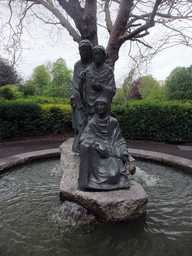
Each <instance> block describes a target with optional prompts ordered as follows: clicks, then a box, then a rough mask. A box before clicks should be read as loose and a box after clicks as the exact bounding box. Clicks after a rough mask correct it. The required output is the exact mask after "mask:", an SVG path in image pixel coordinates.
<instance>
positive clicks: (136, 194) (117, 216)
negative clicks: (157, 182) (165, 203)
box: [60, 139, 148, 222]
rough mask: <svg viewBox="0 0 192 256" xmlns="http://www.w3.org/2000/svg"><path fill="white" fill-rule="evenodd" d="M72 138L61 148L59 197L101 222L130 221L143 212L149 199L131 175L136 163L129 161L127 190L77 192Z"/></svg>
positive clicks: (78, 161)
mask: <svg viewBox="0 0 192 256" xmlns="http://www.w3.org/2000/svg"><path fill="white" fill-rule="evenodd" d="M72 143H73V139H69V140H67V141H66V142H64V143H63V144H62V145H61V146H60V150H61V172H62V179H61V182H60V198H61V200H63V201H65V200H67V201H72V202H75V203H77V204H79V205H81V206H83V207H84V208H85V209H86V210H87V213H89V214H90V213H91V214H93V215H95V216H96V217H98V218H99V219H100V220H103V221H113V222H114V221H123V220H133V219H137V218H139V217H141V216H142V215H144V214H145V213H146V207H147V201H148V196H147V194H146V192H145V191H144V189H143V188H142V186H141V185H140V184H138V183H137V182H136V181H135V180H134V179H133V177H132V175H131V174H130V172H132V173H133V172H134V170H135V164H134V163H135V161H134V159H133V158H131V164H130V166H129V167H128V169H127V171H128V172H129V182H130V188H129V189H122V190H114V191H94V192H93V191H91V192H88V191H80V190H78V172H79V163H80V158H79V155H78V154H76V153H74V152H72V150H71V148H72Z"/></svg>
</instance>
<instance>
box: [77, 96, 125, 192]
mask: <svg viewBox="0 0 192 256" xmlns="http://www.w3.org/2000/svg"><path fill="white" fill-rule="evenodd" d="M95 110H96V113H95V114H94V116H93V118H91V119H90V120H89V122H88V124H87V126H86V127H85V129H84V131H83V134H82V136H81V138H80V167H79V179H78V184H79V189H81V190H114V189H122V188H128V187H129V182H128V177H127V174H126V163H127V162H129V153H128V150H127V147H126V142H125V140H124V139H123V137H122V135H121V130H120V127H119V124H118V121H117V120H116V119H115V118H114V117H112V116H110V115H109V111H108V100H107V99H106V98H105V97H103V96H99V97H98V98H97V99H96V100H95Z"/></svg>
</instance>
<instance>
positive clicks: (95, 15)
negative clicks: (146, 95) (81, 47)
mask: <svg viewBox="0 0 192 256" xmlns="http://www.w3.org/2000/svg"><path fill="white" fill-rule="evenodd" d="M1 4H3V5H4V6H6V5H7V6H8V8H9V10H10V18H9V20H8V21H7V23H6V24H3V28H5V26H6V25H7V24H8V25H10V28H11V35H10V37H9V43H8V45H6V47H7V48H10V47H11V46H13V47H14V49H15V51H17V50H18V49H19V50H20V49H21V45H20V42H21V40H20V39H21V37H22V33H23V31H24V30H25V29H24V28H25V26H27V25H29V24H30V22H31V21H35V19H36V18H38V19H39V20H41V21H42V22H45V24H52V25H54V26H58V28H59V29H60V28H61V27H64V28H66V29H67V31H68V32H69V34H70V35H71V37H72V38H73V40H74V41H75V42H78V43H79V42H80V40H82V39H85V38H87V39H89V40H90V41H91V42H92V44H93V45H96V44H98V29H99V28H102V29H105V30H106V31H107V33H106V35H107V37H108V44H107V52H108V53H109V55H110V62H109V64H110V66H111V67H114V64H115V62H116V60H117V59H118V57H119V50H120V48H121V46H122V45H123V44H124V43H125V42H129V43H130V45H129V46H130V47H129V52H128V54H129V56H131V57H132V46H133V45H135V46H137V47H138V50H139V51H138V52H139V56H137V57H138V58H134V60H141V59H140V58H139V57H140V56H142V60H146V59H147V60H149V59H150V57H153V56H154V55H155V54H156V53H157V52H159V51H161V50H162V49H163V48H167V47H170V46H174V45H178V44H184V45H186V46H192V43H191V42H192V36H191V21H192V2H191V0H183V1H172V0H167V1H164V0H154V1H151V0H146V1H133V0H69V1H67V0H18V1H12V0H9V1H7V2H5V3H1ZM47 11H48V12H49V13H47ZM16 18H17V21H18V22H17V24H16V25H15V26H14V22H15V20H16ZM155 25H156V26H157V28H159V31H162V28H163V27H165V28H166V30H163V32H162V33H161V32H159V36H158V37H157V36H156V37H155V38H153V40H152V42H150V37H147V35H149V30H150V28H152V27H154V26H155ZM26 30H27V29H26ZM102 34H103V33H102ZM11 39H12V40H11ZM152 46H153V49H152ZM146 49H151V54H150V55H149V52H147V51H146ZM15 51H14V54H13V55H14V58H13V60H14V61H16V59H17V58H16V55H15ZM145 57H146V58H145Z"/></svg>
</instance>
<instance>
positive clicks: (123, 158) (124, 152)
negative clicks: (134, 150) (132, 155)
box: [121, 149, 129, 163]
mask: <svg viewBox="0 0 192 256" xmlns="http://www.w3.org/2000/svg"><path fill="white" fill-rule="evenodd" d="M121 159H122V160H123V162H125V163H127V162H129V153H128V151H127V150H126V149H125V150H124V151H123V153H122V155H121Z"/></svg>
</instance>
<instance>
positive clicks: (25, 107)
mask: <svg viewBox="0 0 192 256" xmlns="http://www.w3.org/2000/svg"><path fill="white" fill-rule="evenodd" d="M40 123H41V107H40V106H39V105H38V104H36V103H32V102H27V103H26V102H22V101H10V102H9V101H1V102H0V138H2V139H10V138H16V137H20V136H24V135H27V136H30V135H36V134H38V133H39V132H40Z"/></svg>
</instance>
